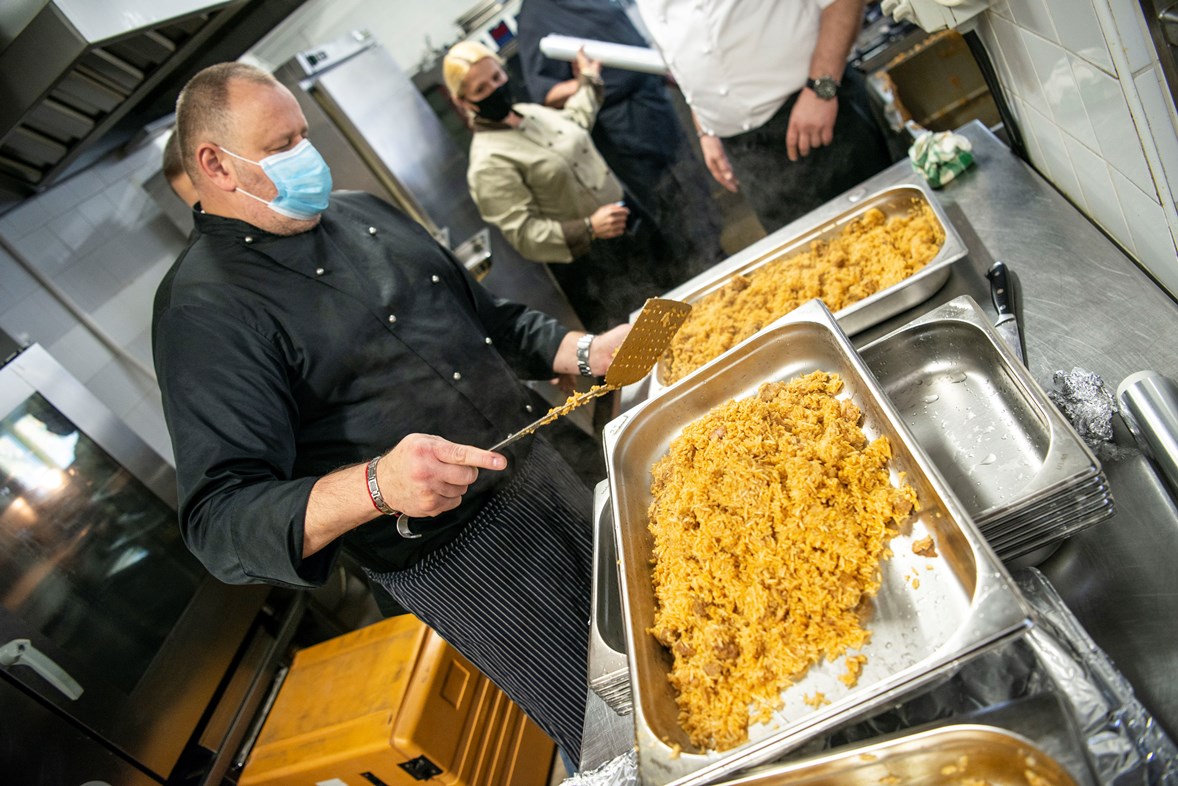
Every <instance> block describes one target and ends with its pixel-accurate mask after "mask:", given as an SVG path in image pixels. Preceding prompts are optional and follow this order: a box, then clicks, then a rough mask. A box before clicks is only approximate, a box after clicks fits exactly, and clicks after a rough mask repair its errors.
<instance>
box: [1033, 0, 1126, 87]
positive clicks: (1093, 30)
mask: <svg viewBox="0 0 1178 786" xmlns="http://www.w3.org/2000/svg"><path fill="white" fill-rule="evenodd" d="M1096 2H1101V0H1096ZM1047 8H1048V10H1049V11H1050V12H1051V20H1052V22H1054V23H1055V31H1056V32H1057V33H1058V34H1059V43H1060V45H1061V46H1063V48H1064V49H1067V50H1068V51H1069V52H1073V53H1075V54H1077V55H1079V56H1080V57H1083V58H1084V59H1085V60H1087V61H1088V62H1089V63H1092V64H1093V65H1095V66H1097V67H1099V68H1101V69H1102V70H1104V71H1105V72H1107V73H1109V74H1113V73H1116V72H1115V71H1114V70H1113V61H1112V58H1111V57H1110V56H1109V53H1108V46H1107V45H1106V44H1105V42H1104V33H1103V32H1102V31H1101V29H1100V20H1098V19H1097V18H1096V11H1095V10H1093V8H1092V0H1047Z"/></svg>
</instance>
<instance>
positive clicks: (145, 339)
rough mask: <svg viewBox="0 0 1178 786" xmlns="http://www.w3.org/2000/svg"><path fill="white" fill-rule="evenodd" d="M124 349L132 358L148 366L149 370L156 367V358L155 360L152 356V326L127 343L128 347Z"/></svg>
mask: <svg viewBox="0 0 1178 786" xmlns="http://www.w3.org/2000/svg"><path fill="white" fill-rule="evenodd" d="M124 348H125V349H126V350H127V353H128V354H129V355H131V357H133V358H135V359H136V360H138V361H139V362H140V363H142V364H143V365H145V366H147V367H148V368H152V367H154V364H155V358H153V357H152V355H151V326H150V324H149V325H148V327H146V328H144V329H143V331H142V332H140V333H139V335H138V336H135V338H133V339H131V340H130V341H129V342H127V346H126V347H124Z"/></svg>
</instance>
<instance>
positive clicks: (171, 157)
mask: <svg viewBox="0 0 1178 786" xmlns="http://www.w3.org/2000/svg"><path fill="white" fill-rule="evenodd" d="M183 174H185V172H184V156H183V155H182V154H181V153H180V132H179V131H178V130H175V129H173V130H172V135H171V136H169V137H168V141H167V142H165V143H164V177H166V178H167V179H168V182H169V183H171V182H173V181H174V180H175V179H176V178H178V177H180V175H183Z"/></svg>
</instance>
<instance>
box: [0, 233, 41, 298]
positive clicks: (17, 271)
mask: <svg viewBox="0 0 1178 786" xmlns="http://www.w3.org/2000/svg"><path fill="white" fill-rule="evenodd" d="M40 286H41V285H40V284H38V283H37V280H36V279H35V278H33V277H32V276H31V275H29V272H28V271H27V270H25V269H24V268H23V267H21V266H20V265H18V264H17V263H16V260H15V259H13V258H12V257H10V256H9V255H8V254H7V252H5V251H4V249H2V248H0V288H3V290H4V292H3V293H0V311H3V310H5V309H7V308H9V307H11V306H13V305H15V304H16V301H17V300H19V299H20V298H24V297H28V295H29V294H30V293H31V292H35V291H36V290H37V289H39V288H40Z"/></svg>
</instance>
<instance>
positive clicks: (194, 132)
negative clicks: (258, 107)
mask: <svg viewBox="0 0 1178 786" xmlns="http://www.w3.org/2000/svg"><path fill="white" fill-rule="evenodd" d="M235 79H240V80H243V81H246V82H253V83H255V84H260V85H278V84H279V82H278V80H276V79H275V78H274V77H273V76H272V75H270V74H268V73H266V72H265V71H263V70H262V69H260V68H257V67H256V66H252V65H248V64H246V63H217V64H216V65H211V66H209V67H208V68H206V69H204V70H203V71H201V72H200V73H198V74H197V75H196V76H194V77H192V79H190V80H188V84H186V85H185V86H184V89H183V90H181V91H180V96H179V97H178V98H177V99H176V131H175V133H174V135H175V136H177V137H179V139H180V150H179V152H180V158H181V162H182V165H183V167H184V170H185V171H186V172H188V176H189V177H191V178H192V179H193V181H194V182H195V181H196V179H197V177H198V176H199V172H198V171H197V166H196V146H197V145H199V144H200V143H201V142H203V141H206V140H216V141H217V142H218V143H221V142H225V141H227V140H228V141H231V140H232V139H233V138H234V136H233V127H232V126H233V124H232V119H231V118H230V116H229V83H230V82H232V81H233V80H235Z"/></svg>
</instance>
